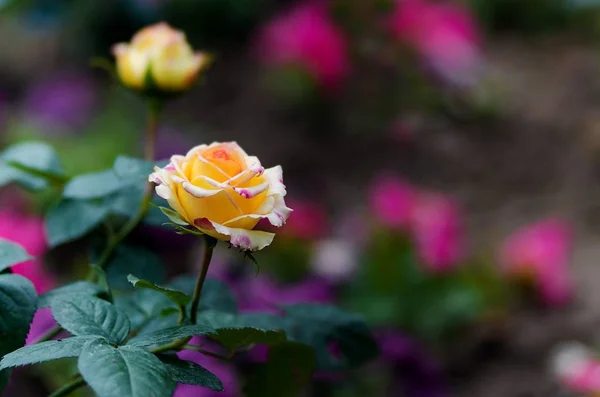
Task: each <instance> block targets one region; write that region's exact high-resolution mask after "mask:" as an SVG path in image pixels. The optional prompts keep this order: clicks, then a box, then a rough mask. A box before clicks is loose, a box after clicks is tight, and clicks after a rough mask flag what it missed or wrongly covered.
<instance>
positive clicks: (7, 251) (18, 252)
mask: <svg viewBox="0 0 600 397" xmlns="http://www.w3.org/2000/svg"><path fill="white" fill-rule="evenodd" d="M29 259H32V258H31V256H29V254H28V253H27V251H25V249H24V248H23V247H21V246H20V245H18V244H16V243H13V242H11V241H8V240H4V239H1V238H0V272H1V271H2V270H4V269H6V268H7V267H10V266H12V265H16V264H17V263H21V262H25V261H26V260H29Z"/></svg>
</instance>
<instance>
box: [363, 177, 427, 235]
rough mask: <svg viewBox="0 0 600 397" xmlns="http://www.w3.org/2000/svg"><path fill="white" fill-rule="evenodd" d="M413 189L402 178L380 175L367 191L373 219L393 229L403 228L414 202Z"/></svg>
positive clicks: (405, 225)
mask: <svg viewBox="0 0 600 397" xmlns="http://www.w3.org/2000/svg"><path fill="white" fill-rule="evenodd" d="M415 198H416V193H415V189H414V188H413V187H412V186H411V185H409V184H408V183H407V182H405V181H403V180H402V179H398V178H395V177H391V176H380V177H378V178H376V179H375V181H374V182H373V184H372V185H371V188H370V192H369V207H370V209H371V212H372V213H373V216H374V217H375V219H376V220H377V221H378V222H379V223H381V224H383V225H384V226H387V227H389V228H392V229H395V230H405V229H406V228H407V227H408V226H409V223H410V217H411V213H412V210H413V207H414V204H415Z"/></svg>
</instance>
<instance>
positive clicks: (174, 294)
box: [127, 274, 192, 306]
mask: <svg viewBox="0 0 600 397" xmlns="http://www.w3.org/2000/svg"><path fill="white" fill-rule="evenodd" d="M127 280H128V281H129V282H130V283H131V284H132V285H133V286H134V287H136V288H148V289H152V290H154V291H158V292H160V293H161V294H164V295H165V296H166V297H167V298H169V299H171V300H172V301H173V302H174V303H175V304H176V305H178V306H186V305H187V304H188V303H190V301H191V300H192V297H191V296H189V295H188V294H185V293H183V292H181V291H177V290H174V289H172V288H167V287H160V286H158V285H156V284H154V283H152V282H150V281H148V280H141V279H139V278H137V277H135V276H134V275H131V274H130V275H128V276H127Z"/></svg>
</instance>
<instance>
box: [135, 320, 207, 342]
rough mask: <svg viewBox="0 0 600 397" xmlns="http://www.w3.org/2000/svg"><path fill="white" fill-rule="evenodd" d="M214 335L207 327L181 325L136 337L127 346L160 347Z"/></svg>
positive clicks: (203, 325)
mask: <svg viewBox="0 0 600 397" xmlns="http://www.w3.org/2000/svg"><path fill="white" fill-rule="evenodd" d="M214 333H215V330H214V329H213V328H212V327H211V326H209V325H205V324H196V325H183V326H181V327H171V328H167V329H161V330H159V331H156V332H152V333H147V334H143V335H138V336H136V337H135V338H132V339H130V340H129V342H127V344H128V345H132V346H141V347H146V346H152V345H162V344H165V343H169V342H172V341H174V340H177V339H182V338H188V337H190V336H194V335H209V334H214Z"/></svg>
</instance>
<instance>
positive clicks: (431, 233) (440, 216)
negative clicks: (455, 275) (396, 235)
mask: <svg viewBox="0 0 600 397" xmlns="http://www.w3.org/2000/svg"><path fill="white" fill-rule="evenodd" d="M411 231H412V236H413V240H414V244H415V245H416V251H417V254H418V255H419V258H420V259H421V260H422V261H423V263H424V265H425V266H426V267H427V268H428V269H430V270H432V271H445V270H448V269H450V268H453V267H454V266H456V265H457V264H458V262H459V261H460V260H461V259H462V257H463V255H464V249H465V247H464V233H463V225H462V214H461V212H460V209H459V208H458V205H457V204H456V203H454V202H453V201H452V200H450V199H449V198H447V197H444V196H441V195H433V194H421V195H420V197H419V198H418V200H416V202H415V205H414V207H413V210H412V212H411Z"/></svg>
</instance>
